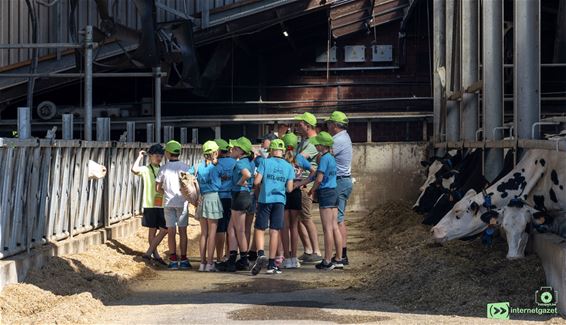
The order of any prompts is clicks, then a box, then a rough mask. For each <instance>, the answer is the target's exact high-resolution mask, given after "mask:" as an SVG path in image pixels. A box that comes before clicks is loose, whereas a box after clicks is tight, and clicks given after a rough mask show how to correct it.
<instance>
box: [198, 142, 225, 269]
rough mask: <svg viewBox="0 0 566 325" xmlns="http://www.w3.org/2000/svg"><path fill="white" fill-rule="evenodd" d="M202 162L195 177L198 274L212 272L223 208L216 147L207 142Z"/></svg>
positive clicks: (214, 144)
mask: <svg viewBox="0 0 566 325" xmlns="http://www.w3.org/2000/svg"><path fill="white" fill-rule="evenodd" d="M202 150H203V154H204V160H203V161H202V162H201V163H200V164H198V166H197V168H196V170H195V174H196V175H195V176H196V178H197V181H198V185H199V189H200V194H201V195H202V197H201V199H200V202H199V205H198V209H197V217H198V219H199V222H200V230H201V232H200V260H201V262H200V267H199V271H200V272H205V271H206V272H214V271H216V269H215V267H214V250H215V248H216V229H217V226H218V220H220V219H222V215H223V212H224V210H223V208H222V202H221V201H220V196H219V195H218V191H219V190H220V187H221V185H222V181H221V179H220V169H219V168H218V167H217V163H218V145H217V144H216V142H214V141H207V142H205V143H204V144H203V146H202Z"/></svg>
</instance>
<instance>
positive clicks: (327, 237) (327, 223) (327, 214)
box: [320, 208, 334, 262]
mask: <svg viewBox="0 0 566 325" xmlns="http://www.w3.org/2000/svg"><path fill="white" fill-rule="evenodd" d="M333 218H334V214H333V213H332V209H331V208H321V209H320V219H321V221H322V229H323V232H324V259H325V260H326V261H327V262H330V260H331V259H332V247H333V246H334V228H333Z"/></svg>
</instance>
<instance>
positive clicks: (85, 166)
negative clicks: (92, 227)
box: [75, 148, 91, 233]
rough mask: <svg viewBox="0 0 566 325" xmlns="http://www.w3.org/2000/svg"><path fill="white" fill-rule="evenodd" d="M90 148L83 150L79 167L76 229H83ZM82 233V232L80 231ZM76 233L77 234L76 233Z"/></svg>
mask: <svg viewBox="0 0 566 325" xmlns="http://www.w3.org/2000/svg"><path fill="white" fill-rule="evenodd" d="M90 151H91V149H90V148H85V149H84V154H83V161H82V165H81V173H82V177H81V182H80V183H79V184H80V185H78V186H79V187H80V189H81V193H80V205H79V215H78V219H76V222H75V226H76V228H77V230H78V229H82V228H84V226H85V224H84V219H85V215H84V214H85V212H86V203H87V195H88V193H87V189H88V161H89V158H90ZM80 232H81V233H82V231H80ZM77 233H78V232H77Z"/></svg>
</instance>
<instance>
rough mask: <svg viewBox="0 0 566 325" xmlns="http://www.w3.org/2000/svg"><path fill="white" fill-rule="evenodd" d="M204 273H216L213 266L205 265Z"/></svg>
mask: <svg viewBox="0 0 566 325" xmlns="http://www.w3.org/2000/svg"><path fill="white" fill-rule="evenodd" d="M204 271H205V272H216V267H214V264H206V267H205V269H204Z"/></svg>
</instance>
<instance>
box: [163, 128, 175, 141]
mask: <svg viewBox="0 0 566 325" xmlns="http://www.w3.org/2000/svg"><path fill="white" fill-rule="evenodd" d="M173 132H174V129H173V127H172V126H170V125H167V126H164V127H163V142H168V141H171V140H173V138H174V133H173Z"/></svg>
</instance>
